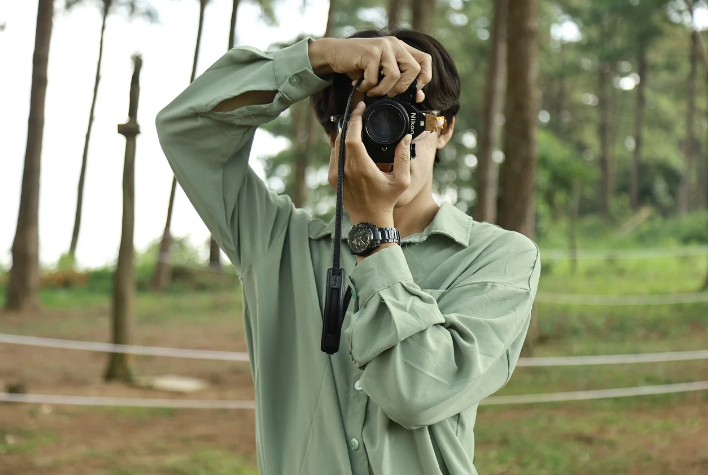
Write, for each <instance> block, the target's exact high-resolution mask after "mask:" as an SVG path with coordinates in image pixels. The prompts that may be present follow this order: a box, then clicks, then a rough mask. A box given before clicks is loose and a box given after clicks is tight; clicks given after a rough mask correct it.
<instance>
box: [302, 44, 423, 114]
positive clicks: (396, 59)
mask: <svg viewBox="0 0 708 475" xmlns="http://www.w3.org/2000/svg"><path fill="white" fill-rule="evenodd" d="M309 56H310V63H311V64H312V68H313V71H314V72H315V74H318V75H321V76H324V75H327V74H331V73H333V72H336V73H345V74H347V75H348V76H349V77H350V78H351V79H352V80H357V79H359V78H360V77H361V76H362V74H363V75H364V81H362V83H361V84H360V85H359V87H358V90H359V91H361V92H367V91H368V95H369V96H383V95H386V94H387V95H388V96H389V97H393V96H395V95H397V94H401V93H403V92H405V91H406V90H408V86H410V85H411V83H412V82H413V80H414V79H417V80H418V82H417V87H418V95H417V97H416V102H422V101H423V99H424V98H425V94H424V93H423V92H422V91H421V89H422V88H423V86H425V85H426V84H428V83H429V82H430V80H431V79H432V58H431V56H430V55H429V54H428V53H424V52H422V51H420V50H417V49H415V48H413V47H412V46H409V45H408V44H407V43H405V42H404V41H402V40H399V39H398V38H396V37H394V36H384V37H381V38H322V39H319V40H317V41H314V42H312V43H311V44H310V45H309ZM381 69H383V73H384V79H382V80H381V83H379V71H380V70H381Z"/></svg>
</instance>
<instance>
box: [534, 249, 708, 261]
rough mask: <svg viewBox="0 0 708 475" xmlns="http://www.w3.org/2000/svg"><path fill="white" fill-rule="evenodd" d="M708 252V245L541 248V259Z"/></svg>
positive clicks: (611, 258) (582, 258)
mask: <svg viewBox="0 0 708 475" xmlns="http://www.w3.org/2000/svg"><path fill="white" fill-rule="evenodd" d="M705 254H708V246H685V247H659V248H647V249H598V250H587V251H578V252H577V253H576V255H575V256H573V255H571V251H569V250H563V249H546V250H544V249H541V259H553V260H564V259H568V260H607V259H610V260H613V259H651V258H659V257H684V256H702V255H705Z"/></svg>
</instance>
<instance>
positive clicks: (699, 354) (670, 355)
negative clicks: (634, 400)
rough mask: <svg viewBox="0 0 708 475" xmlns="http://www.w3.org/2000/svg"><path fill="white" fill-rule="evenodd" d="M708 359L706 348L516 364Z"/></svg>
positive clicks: (542, 359) (531, 360) (537, 359)
mask: <svg viewBox="0 0 708 475" xmlns="http://www.w3.org/2000/svg"><path fill="white" fill-rule="evenodd" d="M703 359H708V350H698V351H673V352H667V353H639V354H628V355H599V356H537V357H534V358H519V362H518V363H517V364H516V365H517V366H579V365H606V364H621V363H660V362H665V361H689V360H703Z"/></svg>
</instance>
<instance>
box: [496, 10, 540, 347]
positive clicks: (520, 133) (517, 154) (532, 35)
mask: <svg viewBox="0 0 708 475" xmlns="http://www.w3.org/2000/svg"><path fill="white" fill-rule="evenodd" d="M507 51H508V53H507V78H508V79H507V89H506V111H507V113H506V131H505V137H504V151H505V155H506V159H505V162H504V165H503V166H502V169H501V199H500V206H499V216H498V224H499V225H500V226H501V227H502V228H505V229H509V230H512V231H516V232H520V233H522V234H525V235H526V236H528V237H530V238H532V239H533V238H534V236H535V220H534V209H535V207H534V203H535V194H536V193H535V191H536V189H535V187H536V164H537V150H536V128H537V125H538V108H539V91H538V0H509V13H508V17H507ZM535 313H536V312H535V306H534V310H533V311H532V317H531V324H530V327H529V330H528V333H527V336H526V341H525V342H524V347H523V349H522V352H523V353H524V354H526V355H529V354H532V353H533V349H534V347H535V346H536V345H537V343H538V340H539V325H538V318H537V317H536V315H535Z"/></svg>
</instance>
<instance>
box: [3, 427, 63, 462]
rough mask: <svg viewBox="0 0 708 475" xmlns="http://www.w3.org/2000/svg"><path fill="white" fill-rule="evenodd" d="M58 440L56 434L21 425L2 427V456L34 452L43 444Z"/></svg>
mask: <svg viewBox="0 0 708 475" xmlns="http://www.w3.org/2000/svg"><path fill="white" fill-rule="evenodd" d="M57 440H58V438H57V436H56V434H52V433H46V432H39V431H31V430H27V429H25V428H19V427H14V428H12V427H0V457H2V456H3V455H5V454H7V455H11V454H23V453H24V454H30V455H31V454H34V453H36V452H37V450H38V449H39V448H41V447H42V446H43V445H47V444H53V443H55V442H56V441H57Z"/></svg>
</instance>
